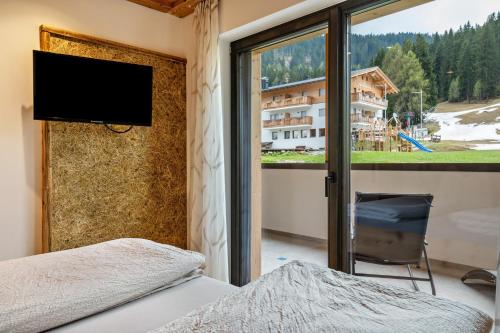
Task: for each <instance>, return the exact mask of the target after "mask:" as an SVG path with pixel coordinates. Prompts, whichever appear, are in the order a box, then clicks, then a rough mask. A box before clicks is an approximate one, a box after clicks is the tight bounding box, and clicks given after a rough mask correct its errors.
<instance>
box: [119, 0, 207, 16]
mask: <svg viewBox="0 0 500 333" xmlns="http://www.w3.org/2000/svg"><path fill="white" fill-rule="evenodd" d="M128 1H130V2H134V3H136V4H139V5H142V6H146V7H148V8H151V9H155V10H159V11H160V12H163V13H168V14H171V15H174V16H177V17H185V16H188V15H189V14H191V13H193V12H194V8H195V7H196V5H197V4H198V2H200V1H201V0H128Z"/></svg>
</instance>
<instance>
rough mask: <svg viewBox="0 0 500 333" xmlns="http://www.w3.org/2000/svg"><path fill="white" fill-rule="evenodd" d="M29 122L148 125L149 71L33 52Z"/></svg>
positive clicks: (149, 107) (150, 84) (133, 65)
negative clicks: (33, 120) (34, 120)
mask: <svg viewBox="0 0 500 333" xmlns="http://www.w3.org/2000/svg"><path fill="white" fill-rule="evenodd" d="M33 90H34V91H33V95H34V119H36V120H61V121H78V122H92V123H102V124H123V125H139V126H151V118H152V91H153V68H152V67H151V66H143V65H135V64H127V63H122V62H116V61H105V60H96V59H90V58H82V57H75V56H68V55H61V54H56V53H50V52H42V51H33Z"/></svg>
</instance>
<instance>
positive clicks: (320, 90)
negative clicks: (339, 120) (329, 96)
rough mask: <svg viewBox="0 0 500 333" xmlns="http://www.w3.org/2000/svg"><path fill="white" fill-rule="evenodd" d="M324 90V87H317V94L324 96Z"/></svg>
mask: <svg viewBox="0 0 500 333" xmlns="http://www.w3.org/2000/svg"><path fill="white" fill-rule="evenodd" d="M325 91H326V90H325V88H320V89H319V95H320V96H325Z"/></svg>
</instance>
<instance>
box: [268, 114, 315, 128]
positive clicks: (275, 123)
mask: <svg viewBox="0 0 500 333" xmlns="http://www.w3.org/2000/svg"><path fill="white" fill-rule="evenodd" d="M312 122H313V117H311V116H304V117H288V118H283V119H274V120H263V121H262V127H263V128H276V127H298V126H311V125H312Z"/></svg>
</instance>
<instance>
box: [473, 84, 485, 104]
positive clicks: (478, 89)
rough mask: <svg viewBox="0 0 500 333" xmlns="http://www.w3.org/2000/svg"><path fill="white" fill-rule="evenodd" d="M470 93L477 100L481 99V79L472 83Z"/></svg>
mask: <svg viewBox="0 0 500 333" xmlns="http://www.w3.org/2000/svg"><path fill="white" fill-rule="evenodd" d="M472 95H473V96H474V98H475V99H477V100H481V99H482V98H483V83H482V82H481V80H477V81H476V83H475V84H474V90H473V92H472Z"/></svg>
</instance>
